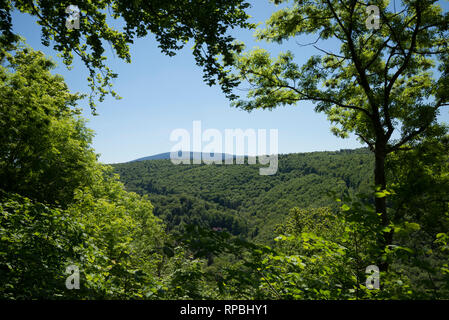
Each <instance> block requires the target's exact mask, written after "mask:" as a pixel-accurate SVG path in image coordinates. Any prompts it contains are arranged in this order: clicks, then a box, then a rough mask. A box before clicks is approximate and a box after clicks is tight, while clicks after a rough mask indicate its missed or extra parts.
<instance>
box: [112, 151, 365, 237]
mask: <svg viewBox="0 0 449 320" xmlns="http://www.w3.org/2000/svg"><path fill="white" fill-rule="evenodd" d="M113 167H114V169H115V172H117V173H118V174H119V175H120V179H121V181H122V182H123V183H124V184H125V187H126V189H127V190H128V191H134V192H137V193H139V194H142V195H148V198H149V199H150V200H151V202H152V203H153V205H154V213H155V215H157V216H159V217H160V218H161V219H163V220H164V222H165V223H166V225H167V227H168V230H169V231H171V232H176V231H177V230H179V228H180V227H181V226H182V225H183V224H186V223H194V224H201V225H203V226H207V227H211V228H222V229H226V230H228V231H230V232H231V233H233V234H235V235H241V236H243V237H246V238H250V239H256V240H258V241H259V240H260V241H262V242H269V241H271V240H273V238H274V229H275V228H276V225H278V224H279V223H281V222H282V221H283V219H284V217H285V216H286V215H287V214H288V212H289V210H290V209H291V208H293V207H300V208H307V207H321V206H329V207H332V208H336V207H337V206H338V204H337V202H336V201H335V198H336V197H341V196H342V195H343V194H345V193H349V194H354V193H356V192H358V191H367V190H368V188H369V186H370V185H371V178H372V174H373V156H372V153H371V152H370V151H369V150H367V149H356V150H340V151H332V152H331V151H326V152H311V153H293V154H286V155H279V168H278V171H277V173H276V174H274V175H271V176H262V175H259V168H260V167H261V165H259V164H257V165H249V164H234V165H218V164H213V165H206V164H201V165H193V164H190V165H187V164H179V165H175V164H173V163H172V162H171V161H170V160H167V159H159V160H141V161H134V162H128V163H122V164H115V165H113Z"/></svg>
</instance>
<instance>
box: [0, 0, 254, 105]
mask: <svg viewBox="0 0 449 320" xmlns="http://www.w3.org/2000/svg"><path fill="white" fill-rule="evenodd" d="M70 5H71V6H77V7H78V9H79V11H80V12H79V18H80V20H79V28H78V29H77V28H68V27H66V20H67V19H68V18H69V14H68V13H67V12H68V11H66V10H67V8H68V7H69V6H70ZM248 7H249V4H248V3H246V2H245V1H244V0H218V1H217V0H206V1H204V0H194V1H191V0H171V1H166V0H153V1H140V0H134V1H118V0H103V1H78V0H76V1H72V0H70V1H55V0H51V1H34V0H32V1H28V0H15V1H13V0H5V1H1V2H0V35H3V36H4V37H3V38H2V39H1V42H0V44H1V46H6V45H10V44H11V43H13V42H14V41H16V40H17V37H18V35H16V34H14V32H13V25H12V20H11V12H12V11H13V10H15V9H16V10H18V11H20V12H22V13H28V14H31V15H33V16H35V17H37V19H38V24H39V25H40V26H41V29H42V44H43V45H45V46H50V44H51V43H52V44H53V49H54V50H56V51H57V52H59V53H61V54H62V57H63V59H64V63H65V64H66V65H67V66H70V65H71V63H72V60H73V54H76V55H78V56H79V57H80V58H81V60H82V61H83V62H84V64H85V65H86V67H87V68H88V70H89V73H90V76H89V78H88V81H89V85H90V87H91V89H92V94H91V95H90V100H89V101H90V106H91V108H92V110H93V112H95V103H94V97H95V94H99V100H100V101H102V100H103V98H104V97H105V95H106V94H108V93H110V94H111V95H113V96H116V93H115V92H114V91H113V90H112V88H111V80H112V79H114V78H116V77H117V74H115V73H114V72H112V70H110V69H109V68H108V67H107V65H106V63H105V60H106V57H105V56H104V51H105V48H104V46H105V42H109V44H110V45H111V47H112V49H113V51H114V52H115V54H117V56H118V57H119V58H121V59H123V60H125V61H126V62H131V56H130V53H129V45H130V44H132V43H133V41H134V39H136V38H141V37H144V36H147V35H148V34H152V35H154V36H155V38H156V40H157V41H158V42H159V47H160V48H161V51H162V52H163V53H165V54H167V55H169V56H172V55H174V54H175V52H176V51H177V50H180V49H181V48H183V47H184V46H185V45H186V44H187V43H188V42H189V41H190V40H192V41H193V42H194V46H193V55H194V57H195V60H196V63H197V64H198V65H199V66H202V67H203V70H204V80H205V81H206V82H207V83H208V84H209V85H212V84H215V83H216V81H217V80H218V81H219V83H220V85H221V87H222V89H223V91H224V92H226V93H230V88H231V87H232V86H233V83H232V82H230V81H229V79H228V78H227V77H225V74H226V73H225V71H224V69H223V68H222V67H221V66H220V64H219V62H218V59H216V57H218V56H223V58H224V60H225V61H227V62H230V61H231V60H232V51H234V50H237V51H239V48H240V45H238V44H236V43H234V42H233V40H234V39H233V37H231V36H230V35H229V34H228V29H229V28H236V27H242V28H247V27H252V24H250V23H248V22H247V18H248V15H247V14H246V13H245V11H244V10H245V9H246V8H248ZM72 8H73V7H72ZM109 19H111V20H109ZM113 20H119V21H123V22H124V26H123V30H118V29H115V27H111V26H110V24H109V21H113Z"/></svg>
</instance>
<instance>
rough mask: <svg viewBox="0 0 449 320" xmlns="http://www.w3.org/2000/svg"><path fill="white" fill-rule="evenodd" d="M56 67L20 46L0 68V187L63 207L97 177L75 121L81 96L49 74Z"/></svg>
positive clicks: (81, 124)
mask: <svg viewBox="0 0 449 320" xmlns="http://www.w3.org/2000/svg"><path fill="white" fill-rule="evenodd" d="M54 66H55V64H54V63H53V62H52V61H51V60H49V59H48V58H47V57H45V56H44V54H43V53H42V52H39V51H34V50H32V49H31V48H29V47H27V46H25V45H18V47H17V48H16V49H15V50H14V51H12V52H8V53H4V55H3V65H0V79H1V80H0V81H1V86H0V124H1V126H0V136H1V137H2V139H1V141H0V189H3V190H5V191H8V192H15V193H19V194H21V195H24V196H27V197H30V198H32V199H34V200H37V201H40V202H45V203H47V204H56V203H58V204H59V205H61V206H66V205H67V204H68V203H69V202H70V201H71V200H72V198H73V193H74V190H75V189H76V188H79V187H81V186H86V185H89V184H90V183H92V181H93V180H95V179H96V176H95V174H94V170H95V167H96V166H97V165H96V160H97V156H96V154H95V153H94V151H93V149H92V147H91V146H90V144H91V141H92V137H93V133H92V131H91V130H89V129H87V128H86V127H85V120H83V119H82V118H80V117H78V114H79V112H80V111H79V110H78V109H76V108H75V106H76V102H77V100H78V99H80V98H81V97H82V96H81V95H79V94H73V93H71V92H70V91H69V89H68V87H67V85H66V84H65V82H64V79H63V78H62V77H61V76H58V75H52V74H51V72H50V71H51V70H52V69H53V68H54Z"/></svg>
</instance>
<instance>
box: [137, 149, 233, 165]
mask: <svg viewBox="0 0 449 320" xmlns="http://www.w3.org/2000/svg"><path fill="white" fill-rule="evenodd" d="M184 153H189V155H188V157H186V158H187V159H202V158H204V156H207V155H209V156H210V157H213V156H215V155H214V153H210V154H207V153H204V152H192V151H190V152H189V151H184ZM178 155H179V157H180V156H181V151H179V153H178ZM218 156H221V159H222V160H225V159H231V158H234V159H235V157H236V156H233V155H231V154H227V153H219V154H218ZM145 160H170V152H164V153H159V154H155V155H152V156H148V157H143V158H139V159H135V160H132V161H130V162H135V161H145Z"/></svg>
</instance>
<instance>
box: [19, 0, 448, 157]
mask: <svg viewBox="0 0 449 320" xmlns="http://www.w3.org/2000/svg"><path fill="white" fill-rule="evenodd" d="M250 2H251V3H252V4H253V6H252V8H251V9H250V10H249V14H250V15H251V16H252V21H253V22H263V21H265V20H266V19H267V18H268V17H269V16H270V14H271V13H272V12H273V11H274V10H275V9H276V7H275V6H274V5H272V4H271V3H269V2H268V0H253V1H250ZM444 2H445V5H444V7H445V10H447V7H448V6H447V3H448V2H447V1H444ZM35 21H36V20H35V19H34V18H33V17H31V16H28V15H24V14H20V13H16V14H14V15H13V25H14V29H15V31H16V32H18V33H19V34H21V35H22V36H24V37H25V38H26V40H27V43H28V44H29V45H30V46H31V47H33V48H34V49H36V50H42V51H43V52H45V53H46V54H47V55H49V56H52V57H53V59H54V60H55V61H56V62H57V63H58V65H59V67H58V68H57V69H56V71H55V72H56V73H59V74H62V75H63V76H64V78H65V80H66V82H67V84H68V85H69V87H70V88H71V90H72V91H74V92H75V91H78V92H83V93H89V92H90V89H89V87H88V85H87V81H86V78H87V69H86V68H85V67H84V65H83V64H82V63H81V62H80V61H78V60H76V61H75V63H74V67H73V69H72V70H67V69H66V68H65V66H64V65H63V64H62V59H60V58H58V57H57V56H56V52H55V51H53V50H52V49H51V48H47V47H44V46H43V45H42V44H41V42H40V27H39V26H38V25H37V24H36V22H35ZM234 36H235V37H237V38H238V39H239V40H242V41H244V42H245V43H246V44H247V47H249V48H251V47H253V46H259V47H262V48H267V49H269V50H270V51H271V52H272V53H273V54H277V53H278V52H279V51H285V50H292V51H293V52H294V54H295V56H296V61H297V62H298V63H299V64H302V63H303V62H305V61H306V60H307V59H308V57H309V56H310V55H312V54H318V53H319V52H318V51H317V50H315V49H314V48H313V47H303V46H299V45H298V43H309V42H311V41H314V40H315V39H314V38H312V37H303V38H298V39H295V41H290V42H289V43H284V44H282V45H281V46H278V45H270V44H267V43H265V42H260V43H259V42H258V43H256V42H254V41H253V38H252V32H251V31H247V30H238V31H235V32H234ZM324 46H325V47H326V46H330V47H331V46H332V43H327V44H325V45H324ZM190 47H191V46H187V47H186V48H184V49H183V50H181V51H180V52H178V54H177V55H176V56H175V57H167V56H165V55H163V54H162V53H161V52H160V50H159V49H158V47H157V42H156V41H155V40H154V38H152V37H146V38H142V39H139V40H137V41H135V43H134V45H132V47H131V58H132V63H131V64H127V63H125V62H123V61H121V60H120V59H119V58H117V57H114V56H113V55H112V54H111V53H110V52H109V53H108V65H109V66H110V67H111V69H112V70H113V71H114V72H117V73H118V74H119V76H118V78H117V79H116V80H115V84H114V88H115V91H117V93H118V94H119V95H120V96H122V97H123V99H122V100H115V99H113V98H110V97H108V98H106V99H105V101H104V102H102V103H98V104H97V112H98V113H99V115H98V116H92V115H91V113H90V109H89V106H88V104H87V101H84V102H83V103H81V105H80V106H81V107H83V108H84V112H83V116H84V117H86V118H88V119H89V122H88V126H89V127H90V128H92V129H93V130H94V131H95V133H96V136H95V138H94V141H93V147H94V148H95V150H96V152H97V153H99V154H100V161H102V162H104V163H117V162H126V161H130V160H133V159H136V158H140V157H144V156H149V155H153V154H157V153H162V152H168V151H170V150H171V148H172V146H173V145H174V142H171V141H170V140H169V137H170V133H171V132H172V131H173V130H174V129H177V128H184V129H187V130H188V131H190V132H192V122H193V121H194V120H201V122H202V127H203V130H205V129H209V128H214V129H218V130H220V131H222V132H224V130H225V129H234V128H241V129H248V128H252V129H256V130H257V129H278V132H279V153H293V152H309V151H322V150H339V149H347V148H358V147H361V146H362V145H361V144H360V143H359V142H358V141H357V140H356V139H355V137H353V136H352V137H350V138H348V139H341V138H337V137H335V136H334V135H333V134H332V133H331V132H330V123H329V122H328V121H327V119H326V116H325V115H324V114H318V113H315V112H314V110H313V104H311V103H308V102H300V103H298V104H297V105H295V106H288V107H281V108H277V109H275V110H273V111H268V110H256V111H253V112H251V113H247V112H245V111H242V110H238V109H235V108H232V107H230V103H229V101H228V100H227V99H226V98H225V97H224V94H223V93H222V92H221V91H220V89H219V87H209V86H207V85H206V84H205V83H204V82H203V80H202V71H201V68H200V67H198V66H196V65H195V62H194V59H193V56H192V54H191V50H190ZM330 47H329V48H330ZM75 59H76V58H75ZM442 114H443V115H442V116H441V120H442V121H445V122H449V117H448V112H447V110H443V112H442ZM193 151H198V150H193Z"/></svg>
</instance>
